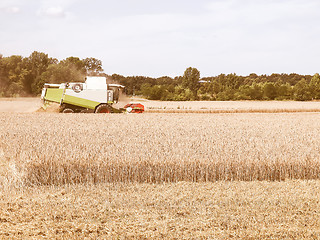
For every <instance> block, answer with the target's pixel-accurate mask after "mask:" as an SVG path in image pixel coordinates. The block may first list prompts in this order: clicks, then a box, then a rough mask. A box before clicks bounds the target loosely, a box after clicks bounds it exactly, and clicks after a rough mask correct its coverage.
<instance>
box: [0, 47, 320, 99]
mask: <svg viewBox="0 0 320 240" xmlns="http://www.w3.org/2000/svg"><path fill="white" fill-rule="evenodd" d="M92 75H95V76H105V77H107V79H108V81H109V82H115V83H120V84H122V85H124V86H126V93H127V94H128V95H142V96H144V97H146V98H147V99H150V100H165V101H189V100H211V101H215V100H218V101H227V100H298V101H308V100H319V99H320V76H319V74H318V73H317V74H314V75H300V74H296V73H291V74H284V73H282V74H277V73H274V74H271V75H257V74H254V73H252V74H250V75H248V76H238V75H236V74H234V73H233V74H220V75H218V76H215V77H203V78H200V72H199V70H198V69H196V68H192V67H189V68H187V69H186V70H185V72H184V73H183V75H182V76H177V77H174V78H172V77H168V76H163V77H160V78H152V77H145V76H128V77H125V76H122V75H119V74H113V75H111V76H110V75H106V74H105V73H103V69H102V62H101V60H98V59H96V58H85V59H80V58H78V57H68V58H66V59H64V60H61V61H59V60H58V59H55V58H50V57H49V56H48V54H45V53H42V52H36V51H35V52H33V53H32V54H31V55H30V56H29V57H22V56H17V55H13V56H10V57H2V56H1V55H0V97H12V96H37V95H39V94H40V93H41V89H42V87H43V84H44V83H63V82H81V81H84V79H85V76H92Z"/></svg>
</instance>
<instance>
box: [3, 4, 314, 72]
mask: <svg viewBox="0 0 320 240" xmlns="http://www.w3.org/2000/svg"><path fill="white" fill-rule="evenodd" d="M319 13H320V0H197V1H195V0H193V1H191V0H161V1H159V0H157V1H155V0H118V1H115V0H90V1H89V0H0V53H1V54H3V55H4V56H11V55H22V56H25V57H26V56H29V55H30V54H31V53H32V52H33V51H35V50H36V51H41V52H45V53H48V54H49V56H50V57H55V58H58V59H59V60H62V59H65V58H67V57H70V56H74V57H79V58H86V57H95V58H98V59H100V60H102V62H103V68H104V70H105V73H107V74H113V73H118V74H121V75H125V76H128V75H144V76H151V77H160V76H165V75H166V76H172V77H174V76H179V75H182V74H183V72H184V70H185V69H186V68H187V67H190V66H191V67H196V68H198V70H199V71H200V72H201V77H205V76H216V75H218V74H220V73H225V74H228V73H236V74H238V75H248V74H250V73H257V74H271V73H292V72H295V73H300V74H311V75H312V74H314V73H317V72H320V60H319V56H320V14H319Z"/></svg>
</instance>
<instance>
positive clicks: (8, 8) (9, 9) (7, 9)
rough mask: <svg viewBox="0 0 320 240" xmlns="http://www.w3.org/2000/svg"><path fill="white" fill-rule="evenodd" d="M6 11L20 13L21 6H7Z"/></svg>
mask: <svg viewBox="0 0 320 240" xmlns="http://www.w3.org/2000/svg"><path fill="white" fill-rule="evenodd" d="M5 11H6V12H7V13H13V14H15V13H19V12H20V8H19V7H7V8H6V9H5Z"/></svg>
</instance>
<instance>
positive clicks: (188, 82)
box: [182, 67, 200, 99]
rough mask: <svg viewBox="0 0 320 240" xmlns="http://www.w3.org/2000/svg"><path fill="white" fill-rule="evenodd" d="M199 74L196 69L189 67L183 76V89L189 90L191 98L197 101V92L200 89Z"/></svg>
mask: <svg viewBox="0 0 320 240" xmlns="http://www.w3.org/2000/svg"><path fill="white" fill-rule="evenodd" d="M199 81H200V72H199V71H198V69H196V68H192V67H189V68H187V69H186V70H185V71H184V74H183V82H182V83H183V87H185V88H189V89H190V90H191V92H192V94H193V97H194V98H195V99H197V92H198V90H199V88H200V83H199Z"/></svg>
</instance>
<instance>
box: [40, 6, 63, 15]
mask: <svg viewBox="0 0 320 240" xmlns="http://www.w3.org/2000/svg"><path fill="white" fill-rule="evenodd" d="M38 15H39V16H44V17H53V18H64V17H65V16H66V15H67V12H66V11H65V10H64V9H63V8H62V7H60V6H59V7H47V8H41V9H40V10H39V11H38Z"/></svg>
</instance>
